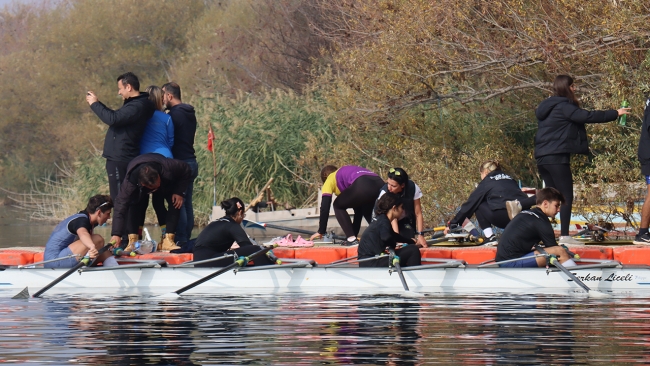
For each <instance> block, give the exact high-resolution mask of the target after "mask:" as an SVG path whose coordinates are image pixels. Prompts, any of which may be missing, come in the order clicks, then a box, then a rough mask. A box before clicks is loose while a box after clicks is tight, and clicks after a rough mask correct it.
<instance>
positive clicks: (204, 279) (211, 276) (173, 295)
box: [163, 246, 273, 297]
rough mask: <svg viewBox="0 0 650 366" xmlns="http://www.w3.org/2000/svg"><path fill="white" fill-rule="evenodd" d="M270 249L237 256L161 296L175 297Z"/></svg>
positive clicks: (242, 264)
mask: <svg viewBox="0 0 650 366" xmlns="http://www.w3.org/2000/svg"><path fill="white" fill-rule="evenodd" d="M271 249H273V247H272V246H269V247H266V248H264V249H262V250H259V251H257V252H255V253H253V254H251V255H250V256H248V257H239V259H237V260H236V261H235V262H234V263H233V264H231V265H229V266H226V267H223V268H221V269H220V270H218V271H216V272H214V273H211V274H209V275H207V276H205V277H203V278H201V279H199V280H196V281H194V282H192V283H190V284H189V285H187V286H185V287H183V288H180V289H178V290H176V291H174V292H171V293H169V294H166V295H163V296H165V297H168V296H170V295H171V296H172V297H176V296H178V295H180V294H182V293H183V292H185V291H188V290H191V289H193V288H195V287H196V286H198V285H200V284H202V283H204V282H207V281H210V280H211V279H213V278H215V277H217V276H219V275H222V274H224V273H226V272H228V271H230V270H231V269H234V268H235V267H243V266H245V265H246V263H248V262H250V261H252V260H254V259H255V258H257V257H259V256H261V255H264V254H266V252H268V251H269V250H271Z"/></svg>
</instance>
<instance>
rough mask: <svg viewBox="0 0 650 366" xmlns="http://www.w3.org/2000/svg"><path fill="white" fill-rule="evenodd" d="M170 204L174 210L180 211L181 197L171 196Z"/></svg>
mask: <svg viewBox="0 0 650 366" xmlns="http://www.w3.org/2000/svg"><path fill="white" fill-rule="evenodd" d="M172 204H173V205H174V208H176V209H180V208H181V206H183V196H181V195H178V194H172Z"/></svg>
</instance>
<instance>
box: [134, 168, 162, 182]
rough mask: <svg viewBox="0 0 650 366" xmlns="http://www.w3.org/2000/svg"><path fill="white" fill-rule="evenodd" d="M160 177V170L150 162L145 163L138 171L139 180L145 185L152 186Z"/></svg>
mask: <svg viewBox="0 0 650 366" xmlns="http://www.w3.org/2000/svg"><path fill="white" fill-rule="evenodd" d="M158 177H160V174H158V171H157V170H156V169H154V168H153V166H151V165H150V164H148V163H145V164H143V165H142V167H141V168H140V171H139V172H138V182H139V183H140V184H141V185H143V186H145V185H146V186H152V185H154V184H156V181H157V180H158Z"/></svg>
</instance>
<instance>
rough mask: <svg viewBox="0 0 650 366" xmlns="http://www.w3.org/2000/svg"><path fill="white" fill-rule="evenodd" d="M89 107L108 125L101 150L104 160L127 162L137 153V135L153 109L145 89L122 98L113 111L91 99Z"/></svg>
mask: <svg viewBox="0 0 650 366" xmlns="http://www.w3.org/2000/svg"><path fill="white" fill-rule="evenodd" d="M90 108H91V109H92V110H93V112H95V114H96V115H97V117H99V119H101V120H102V122H104V123H106V124H107V125H108V131H107V132H106V138H105V139H104V152H103V153H102V156H103V157H104V158H106V160H111V161H124V162H128V161H131V160H132V159H133V158H135V157H136V156H138V155H140V139H141V138H142V134H143V133H144V128H145V127H146V126H147V121H148V120H149V118H151V116H153V112H154V111H155V110H156V106H155V105H154V104H153V102H152V101H150V100H149V94H148V93H140V95H138V96H137V97H133V98H129V99H127V100H125V101H124V105H122V107H121V108H120V109H118V110H116V111H114V110H112V109H110V108H108V107H106V106H105V105H104V104H103V103H102V102H95V103H93V104H92V105H91V106H90Z"/></svg>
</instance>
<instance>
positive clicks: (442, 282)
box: [0, 259, 650, 296]
mask: <svg viewBox="0 0 650 366" xmlns="http://www.w3.org/2000/svg"><path fill="white" fill-rule="evenodd" d="M427 263H428V264H425V265H422V266H418V267H407V268H403V271H404V275H405V279H406V282H407V283H408V285H409V287H410V289H411V290H412V291H417V292H424V293H431V292H440V291H454V292H471V293H474V292H525V293H536V292H545V291H549V290H551V291H559V292H567V291H570V292H577V291H579V290H580V288H579V287H578V286H577V285H576V283H575V282H573V281H571V280H570V279H569V278H568V277H567V276H566V275H565V274H564V273H562V272H560V271H558V270H557V269H555V268H551V269H549V270H547V269H544V268H498V267H485V266H475V265H466V264H465V262H463V261H459V260H439V261H437V260H435V259H430V261H429V262H427ZM431 263H434V264H431ZM312 264H313V262H309V261H290V262H288V263H287V264H283V265H278V266H268V267H248V268H243V269H240V270H237V271H230V272H227V273H225V274H223V275H221V276H219V277H217V278H214V279H212V280H210V281H208V282H206V283H204V284H202V285H200V286H197V287H196V288H194V289H192V290H190V291H188V293H190V294H191V293H227V294H237V293H241V292H242V290H243V289H246V291H245V293H277V292H301V293H318V294H323V293H326V294H329V293H332V294H336V293H387V292H388V293H396V294H398V293H401V292H402V291H403V287H402V283H401V282H400V279H399V276H397V274H396V273H394V272H392V271H391V270H389V269H388V268H359V267H355V266H351V265H349V266H348V265H344V266H312ZM66 270H67V269H45V268H7V269H4V270H2V271H0V296H8V295H14V294H15V292H16V291H20V290H21V289H23V288H25V287H29V288H30V289H32V291H35V290H37V289H39V288H42V287H43V286H46V285H47V284H49V283H50V282H52V281H53V280H54V279H56V278H57V277H59V276H60V275H61V274H62V273H64V272H65V271H66ZM214 271H215V269H214V268H194V267H188V266H165V264H164V262H160V261H144V262H142V263H136V264H130V265H124V266H118V267H107V268H101V267H97V268H87V269H84V270H82V271H79V273H75V274H73V275H71V276H69V277H68V278H66V279H65V280H63V281H62V282H60V283H59V284H57V286H56V287H54V288H53V289H52V290H50V291H49V292H48V294H50V293H56V292H64V293H70V292H73V293H75V292H77V293H82V292H87V291H88V290H90V289H92V290H93V293H102V294H103V293H106V294H164V293H168V292H169V291H173V290H175V289H177V288H180V287H183V286H185V285H187V284H188V283H192V282H194V281H196V280H197V279H200V278H202V277H205V276H207V275H209V274H210V273H213V272H214ZM571 272H572V273H574V274H575V275H576V276H577V277H578V278H579V279H581V280H582V281H583V282H584V283H585V284H587V285H588V286H589V287H591V288H592V289H593V290H599V291H605V292H609V291H611V292H638V291H648V290H650V268H648V267H647V266H622V265H621V264H620V263H619V262H617V261H613V260H587V261H586V262H585V264H582V265H580V266H577V267H574V268H571ZM3 290H4V291H3Z"/></svg>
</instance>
